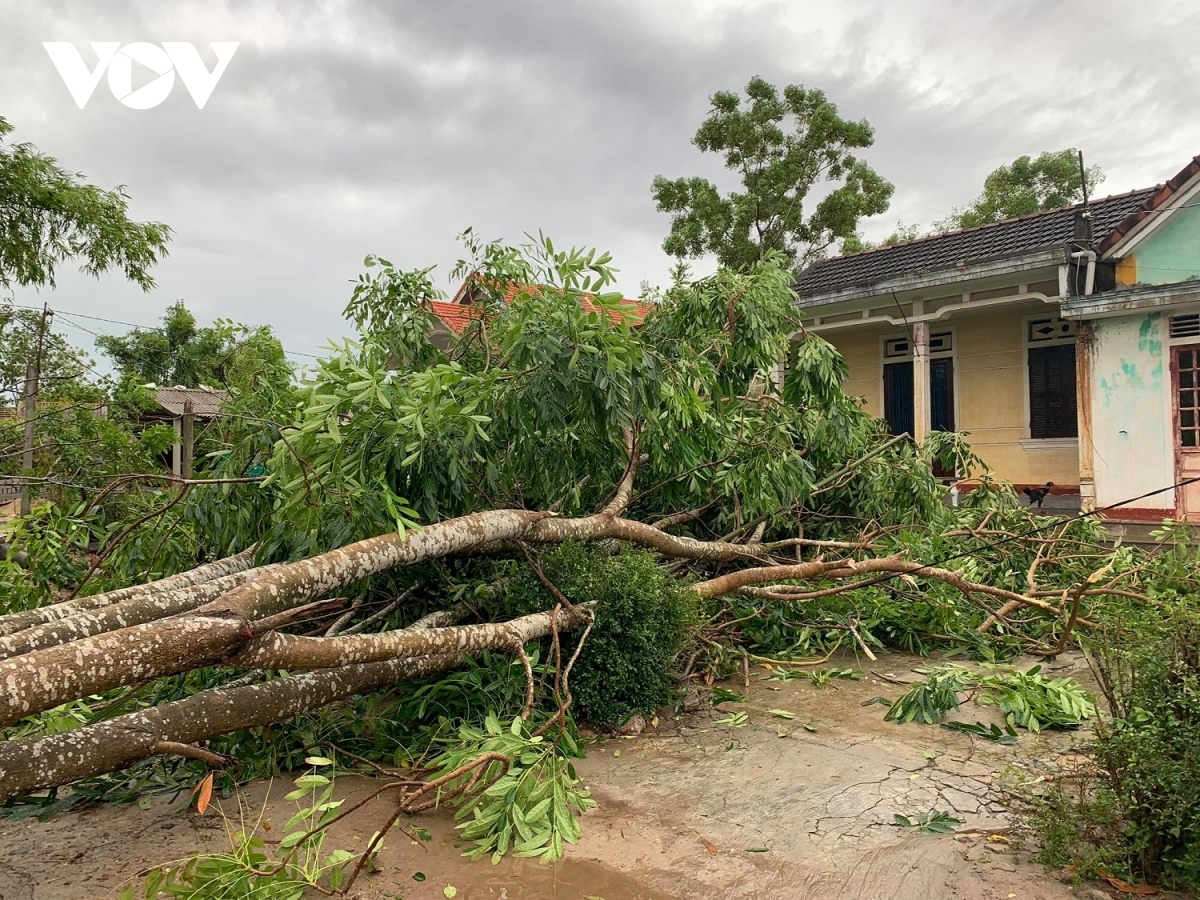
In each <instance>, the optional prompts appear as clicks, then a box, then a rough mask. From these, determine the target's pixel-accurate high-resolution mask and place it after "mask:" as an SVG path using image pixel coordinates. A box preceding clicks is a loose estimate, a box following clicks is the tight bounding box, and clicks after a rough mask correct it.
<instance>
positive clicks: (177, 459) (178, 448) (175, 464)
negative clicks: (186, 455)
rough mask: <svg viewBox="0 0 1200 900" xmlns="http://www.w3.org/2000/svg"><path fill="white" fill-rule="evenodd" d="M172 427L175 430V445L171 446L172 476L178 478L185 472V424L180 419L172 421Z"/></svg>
mask: <svg viewBox="0 0 1200 900" xmlns="http://www.w3.org/2000/svg"><path fill="white" fill-rule="evenodd" d="M171 427H172V428H174V429H175V443H174V444H172V445H171V474H172V475H175V476H176V477H178V476H179V475H180V473H181V472H182V471H183V424H182V420H180V419H172V420H171Z"/></svg>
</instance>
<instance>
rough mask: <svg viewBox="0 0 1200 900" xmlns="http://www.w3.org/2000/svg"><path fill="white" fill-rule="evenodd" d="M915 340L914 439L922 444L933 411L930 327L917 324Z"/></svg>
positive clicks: (924, 324)
mask: <svg viewBox="0 0 1200 900" xmlns="http://www.w3.org/2000/svg"><path fill="white" fill-rule="evenodd" d="M912 339H913V438H914V439H915V440H916V441H917V443H920V442H922V441H924V440H925V438H926V437H927V436H928V434H929V423H930V420H931V419H932V417H933V409H932V407H931V406H930V403H929V325H928V324H927V323H925V322H916V323H914V324H913V326H912Z"/></svg>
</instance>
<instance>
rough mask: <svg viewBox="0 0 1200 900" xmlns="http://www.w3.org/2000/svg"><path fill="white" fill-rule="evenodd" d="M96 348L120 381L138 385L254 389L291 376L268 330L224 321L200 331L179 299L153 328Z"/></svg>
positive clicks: (108, 338)
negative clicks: (111, 366)
mask: <svg viewBox="0 0 1200 900" xmlns="http://www.w3.org/2000/svg"><path fill="white" fill-rule="evenodd" d="M96 345H97V346H98V347H100V349H101V350H103V351H104V352H105V353H107V354H108V355H109V357H111V358H112V361H113V363H114V364H115V365H116V367H117V371H118V372H119V373H120V375H121V377H122V379H123V380H125V381H134V382H137V383H138V384H145V383H147V382H149V383H153V384H163V385H182V386H184V387H193V388H194V387H199V386H200V385H202V384H204V385H208V386H210V387H236V388H245V389H250V390H254V389H256V388H257V387H258V386H259V385H260V384H261V383H262V382H263V381H264V380H265V381H268V382H270V383H272V384H278V383H284V384H286V383H287V382H288V381H289V380H290V374H291V373H290V369H289V368H288V365H287V360H286V358H285V356H284V351H283V347H282V346H281V345H280V343H279V340H278V339H277V338H276V337H275V335H274V334H273V333H272V332H271V329H270V328H269V327H266V326H254V327H251V326H247V325H239V324H237V323H236V322H232V321H229V320H227V319H217V320H216V321H215V322H213V324H212V325H209V326H206V327H201V326H199V325H197V324H196V317H195V316H194V315H192V313H191V312H190V311H189V310H188V308H187V307H186V306H184V305H183V301H182V300H180V301H177V302H175V303H173V304H172V305H171V306H169V307H167V311H166V312H165V313H164V314H163V318H162V325H160V326H159V327H158V328H138V329H135V330H133V331H131V332H129V333H128V334H125V335H111V334H105V335H101V336H100V337H99V338H98V339H97V340H96Z"/></svg>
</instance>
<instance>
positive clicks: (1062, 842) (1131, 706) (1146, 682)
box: [1032, 602, 1200, 889]
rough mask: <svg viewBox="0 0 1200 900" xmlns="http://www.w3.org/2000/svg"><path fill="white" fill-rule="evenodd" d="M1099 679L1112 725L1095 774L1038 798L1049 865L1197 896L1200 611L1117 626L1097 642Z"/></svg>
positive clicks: (1101, 727) (1099, 735)
mask: <svg viewBox="0 0 1200 900" xmlns="http://www.w3.org/2000/svg"><path fill="white" fill-rule="evenodd" d="M1094 651H1095V652H1094V655H1093V669H1094V670H1095V673H1096V675H1097V678H1098V681H1099V683H1100V688H1101V691H1102V693H1103V694H1104V696H1105V699H1106V700H1107V702H1108V707H1109V710H1110V712H1111V718H1110V719H1109V720H1108V721H1103V720H1101V721H1098V722H1097V725H1096V744H1095V747H1094V755H1095V761H1096V763H1097V770H1096V773H1095V774H1094V775H1093V776H1092V777H1091V778H1090V779H1083V780H1081V783H1080V784H1079V787H1078V789H1077V790H1076V791H1075V792H1074V793H1067V792H1066V791H1065V790H1063V789H1060V790H1057V791H1054V792H1051V793H1050V794H1048V795H1046V796H1044V797H1042V798H1041V799H1040V801H1039V804H1038V805H1039V808H1038V810H1037V811H1036V812H1035V814H1034V816H1033V817H1032V824H1033V825H1034V826H1035V828H1037V830H1038V831H1039V833H1040V835H1041V840H1042V845H1043V849H1042V858H1043V861H1045V862H1047V863H1048V864H1052V865H1063V864H1073V865H1075V866H1076V867H1077V869H1081V870H1082V869H1087V868H1090V869H1092V870H1096V869H1098V867H1099V866H1100V865H1103V864H1107V863H1108V862H1109V861H1112V863H1113V865H1114V866H1116V867H1118V868H1120V869H1121V870H1122V871H1123V873H1127V874H1132V875H1136V876H1138V877H1141V878H1144V879H1146V880H1147V881H1156V882H1162V883H1165V884H1167V885H1169V886H1172V887H1177V888H1193V889H1194V888H1200V611H1197V609H1196V608H1195V607H1194V606H1193V605H1189V604H1187V603H1186V602H1181V603H1177V604H1175V605H1174V606H1172V607H1168V608H1167V609H1166V610H1165V611H1164V610H1161V609H1160V610H1159V616H1158V618H1157V621H1155V620H1152V619H1150V618H1148V617H1145V616H1139V617H1138V622H1137V627H1136V628H1130V627H1129V626H1128V624H1124V625H1123V624H1122V623H1121V621H1120V620H1118V621H1117V624H1115V625H1114V626H1112V627H1110V628H1107V629H1105V630H1104V631H1103V632H1102V633H1101V634H1100V635H1099V636H1098V637H1097V639H1096V642H1095V647H1094Z"/></svg>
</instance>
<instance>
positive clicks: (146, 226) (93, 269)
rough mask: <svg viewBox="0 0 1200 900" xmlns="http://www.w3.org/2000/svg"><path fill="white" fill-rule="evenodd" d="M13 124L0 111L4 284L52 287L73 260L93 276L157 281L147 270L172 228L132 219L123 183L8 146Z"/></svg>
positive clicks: (0, 282) (0, 268)
mask: <svg viewBox="0 0 1200 900" xmlns="http://www.w3.org/2000/svg"><path fill="white" fill-rule="evenodd" d="M12 130H13V126H12V125H10V124H9V123H8V121H7V120H6V119H4V118H3V117H2V116H0V287H9V286H11V285H31V286H35V287H40V286H44V285H48V286H50V287H53V286H54V283H55V274H56V272H57V269H58V266H59V264H60V263H64V262H67V261H71V260H78V261H79V262H80V269H81V271H83V272H85V273H87V274H89V275H99V274H100V273H101V272H105V271H108V270H110V269H117V270H120V271H121V272H123V273H124V275H125V277H126V278H128V279H129V280H130V281H132V282H134V283H135V284H137V285H139V286H141V287H142V289H143V290H149V289H150V288H151V287H153V286H154V279H153V278H152V277H151V276H150V268H151V267H152V266H153V265H154V264H155V263H157V262H158V261H159V260H160V259H161V258H162V257H163V256H165V255H166V253H167V241H168V240H169V239H170V233H171V231H170V229H169V228H168V227H167V226H166V225H164V224H162V223H161V222H135V221H133V220H131V219H130V218H129V216H128V214H127V209H128V197H127V195H126V193H125V191H124V188H122V187H116V188H113V189H112V190H104V189H102V188H98V187H96V186H95V185H91V184H88V183H86V182H85V181H84V180H83V178H82V176H81V175H79V174H77V173H72V172H69V171H67V170H66V169H63V168H62V167H61V166H60V165H59V164H58V162H57V161H56V160H55V159H54V158H53V157H50V156H46V155H45V154H43V153H41V152H39V151H38V149H37V148H36V147H34V146H33V145H31V144H9V145H8V146H7V147H6V146H4V144H3V141H4V138H5V136H6V135H8V134H10V133H11V132H12Z"/></svg>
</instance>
